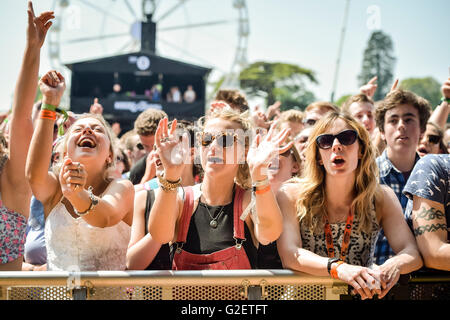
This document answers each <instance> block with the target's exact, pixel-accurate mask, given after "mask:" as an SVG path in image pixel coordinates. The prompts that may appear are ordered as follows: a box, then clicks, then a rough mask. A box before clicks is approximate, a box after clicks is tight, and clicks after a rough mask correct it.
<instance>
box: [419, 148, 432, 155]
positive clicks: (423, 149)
mask: <svg viewBox="0 0 450 320" xmlns="http://www.w3.org/2000/svg"><path fill="white" fill-rule="evenodd" d="M417 152H418V153H420V154H428V153H429V152H428V150H427V148H425V147H420V148H418V149H417Z"/></svg>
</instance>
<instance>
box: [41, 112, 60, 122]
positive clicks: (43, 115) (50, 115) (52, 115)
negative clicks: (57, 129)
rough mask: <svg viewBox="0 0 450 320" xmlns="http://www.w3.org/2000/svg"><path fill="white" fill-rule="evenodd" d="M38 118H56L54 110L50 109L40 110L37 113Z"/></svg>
mask: <svg viewBox="0 0 450 320" xmlns="http://www.w3.org/2000/svg"><path fill="white" fill-rule="evenodd" d="M39 118H40V119H48V120H53V121H55V120H56V112H55V111H51V110H41V112H40V114H39Z"/></svg>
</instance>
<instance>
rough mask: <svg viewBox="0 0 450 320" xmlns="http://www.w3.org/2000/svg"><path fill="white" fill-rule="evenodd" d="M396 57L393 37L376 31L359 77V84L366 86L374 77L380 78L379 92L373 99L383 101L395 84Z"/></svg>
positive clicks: (368, 46)
mask: <svg viewBox="0 0 450 320" xmlns="http://www.w3.org/2000/svg"><path fill="white" fill-rule="evenodd" d="M395 61H396V58H395V57H394V49H393V42H392V40H391V37H390V36H389V35H387V34H385V33H383V32H382V31H374V32H373V33H372V35H371V36H370V39H369V41H368V43H367V48H366V50H365V51H364V57H363V63H362V70H361V73H360V74H359V76H358V80H359V84H360V85H361V86H362V85H364V84H366V83H367V82H368V81H369V80H370V79H371V78H373V77H374V76H377V77H378V80H377V84H378V87H377V91H375V95H374V96H373V99H374V100H375V101H378V100H382V99H383V98H384V97H385V96H386V94H387V93H388V92H389V90H390V88H391V86H392V82H393V78H394V76H393V72H394V71H393V70H394V67H395Z"/></svg>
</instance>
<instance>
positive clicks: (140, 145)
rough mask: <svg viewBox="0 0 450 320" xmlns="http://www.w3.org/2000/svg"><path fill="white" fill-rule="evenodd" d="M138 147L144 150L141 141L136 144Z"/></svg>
mask: <svg viewBox="0 0 450 320" xmlns="http://www.w3.org/2000/svg"><path fill="white" fill-rule="evenodd" d="M136 148H138V149H139V150H144V146H143V144H142V143H140V142H139V143H138V144H136Z"/></svg>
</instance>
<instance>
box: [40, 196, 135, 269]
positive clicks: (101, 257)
mask: <svg viewBox="0 0 450 320" xmlns="http://www.w3.org/2000/svg"><path fill="white" fill-rule="evenodd" d="M130 235H131V227H130V226H129V225H128V224H126V223H125V222H124V221H120V222H119V223H117V224H116V225H114V226H112V227H106V228H98V227H93V226H91V225H89V224H88V223H87V222H86V221H85V220H84V219H83V218H76V219H75V218H73V217H72V215H71V214H70V213H69V212H68V211H67V208H66V207H65V205H64V204H63V203H62V202H58V204H57V205H56V206H55V207H54V208H53V209H52V211H51V212H50V214H49V215H48V217H47V220H46V222H45V240H46V247H47V268H48V270H54V271H99V270H125V269H126V253H127V248H128V242H129V240H130Z"/></svg>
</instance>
